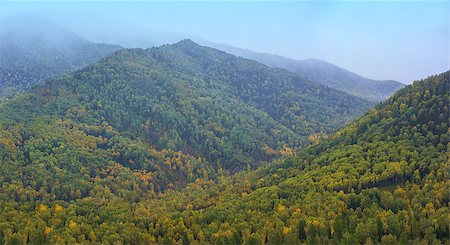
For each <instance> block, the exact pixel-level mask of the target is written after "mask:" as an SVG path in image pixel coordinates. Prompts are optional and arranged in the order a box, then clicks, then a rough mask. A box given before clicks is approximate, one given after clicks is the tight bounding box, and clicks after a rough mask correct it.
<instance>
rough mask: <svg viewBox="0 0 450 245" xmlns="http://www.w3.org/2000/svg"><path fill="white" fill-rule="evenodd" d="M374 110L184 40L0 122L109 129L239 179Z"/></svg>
mask: <svg viewBox="0 0 450 245" xmlns="http://www.w3.org/2000/svg"><path fill="white" fill-rule="evenodd" d="M368 104H369V103H368V102H366V101H364V100H361V99H358V98H356V97H353V96H350V95H347V94H344V93H341V92H338V91H335V90H332V89H329V88H326V87H323V86H320V85H317V84H314V83H311V82H307V81H303V80H301V79H300V78H298V77H297V76H296V75H294V74H290V73H287V72H285V71H282V70H277V69H271V68H268V67H266V66H264V65H261V64H258V63H256V62H253V61H249V60H245V59H241V58H237V57H234V56H232V55H228V54H226V53H223V52H221V51H218V50H214V49H210V48H206V47H201V46H199V45H197V44H195V43H193V42H191V41H188V40H186V41H182V42H179V43H177V44H174V45H168V46H163V47H159V48H153V49H148V50H141V49H134V50H122V51H119V52H116V53H114V54H112V55H110V56H108V57H107V58H105V59H103V60H101V61H99V62H97V63H96V64H94V65H91V66H88V67H86V68H85V69H82V70H80V71H77V72H75V73H73V74H70V75H68V76H66V77H64V78H61V79H57V80H54V81H51V82H49V83H47V84H45V85H44V86H40V87H37V88H35V89H34V90H33V92H32V93H30V94H25V95H24V96H22V97H19V98H17V99H13V100H12V101H10V102H9V103H6V104H5V105H4V106H2V107H1V108H0V114H1V115H2V116H3V118H4V119H3V121H7V120H8V119H10V120H12V121H14V123H18V122H23V123H25V122H28V123H29V124H33V123H32V122H30V120H31V121H32V120H35V118H36V117H56V118H58V119H60V120H70V121H71V122H73V123H74V124H77V125H78V124H86V125H88V126H94V127H102V126H103V125H105V124H106V125H110V126H111V127H112V128H113V129H114V130H116V131H118V132H119V133H120V135H122V136H124V137H127V138H129V139H130V140H141V141H143V142H145V143H146V144H148V145H150V146H152V147H154V148H156V149H158V150H163V149H171V150H174V151H181V152H183V153H185V154H188V155H191V156H194V157H196V158H201V159H205V160H206V161H207V162H208V163H209V165H210V166H213V167H215V168H216V169H219V168H224V169H226V170H229V171H231V172H235V171H238V170H242V169H244V168H247V167H255V166H258V165H259V163H260V162H261V161H267V160H270V159H271V158H273V157H276V156H279V155H282V154H285V152H286V151H289V150H290V149H289V147H294V146H303V145H306V144H307V143H308V137H310V136H311V137H315V136H317V135H323V134H328V133H330V132H333V131H334V130H335V129H337V128H338V127H340V126H342V125H344V124H345V123H346V122H348V121H349V120H351V119H352V118H354V117H356V116H357V115H359V114H361V113H362V112H363V111H364V110H366V108H368ZM18 111H20V113H18ZM88 134H89V133H88ZM95 136H99V135H95ZM102 137H107V136H105V135H102ZM107 138H109V137H107ZM140 157H144V156H140ZM144 158H145V157H144ZM133 161H138V159H133Z"/></svg>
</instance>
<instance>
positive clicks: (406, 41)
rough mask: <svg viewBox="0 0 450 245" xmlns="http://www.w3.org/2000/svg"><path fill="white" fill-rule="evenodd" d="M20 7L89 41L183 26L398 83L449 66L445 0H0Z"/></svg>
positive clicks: (6, 9)
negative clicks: (134, 0) (162, 0)
mask: <svg viewBox="0 0 450 245" xmlns="http://www.w3.org/2000/svg"><path fill="white" fill-rule="evenodd" d="M20 13H33V14H34V15H39V16H42V17H44V18H47V19H50V20H54V21H56V22H59V23H60V24H61V25H63V26H66V27H68V28H69V29H71V30H73V31H74V32H76V33H78V34H80V35H81V36H84V37H86V38H88V39H90V40H92V41H111V42H112V41H116V42H117V40H118V38H117V36H121V37H122V39H124V38H131V39H133V38H139V37H142V38H144V37H145V36H146V33H149V31H141V30H149V29H152V30H159V31H164V32H174V33H186V34H189V35H193V36H197V37H201V38H204V39H207V40H210V41H213V42H218V43H225V44H230V45H233V46H236V47H241V48H247V49H250V50H254V51H259V52H266V53H274V54H279V55H282V56H286V57H290V58H295V59H306V58H317V59H323V60H326V61H328V62H331V63H334V64H336V65H338V66H341V67H343V68H346V69H348V70H351V71H353V72H356V73H358V74H361V75H363V76H366V77H369V78H373V79H395V80H398V81H401V82H403V83H410V82H411V81H412V80H414V79H420V78H424V77H426V76H429V75H432V74H436V73H439V72H443V71H445V70H447V69H449V43H450V41H449V25H450V23H449V22H450V20H449V19H450V4H449V1H278V2H270V1H265V2H258V1H246V2H243V1H228V2H210V1H197V2H190V1H182V2H174V1H170V2H167V1H166V2H155V1H139V2H129V1H127V2H125V1H114V2H109V1H96V2H86V1H83V2H76V1H59V2H58V1H50V2H36V1H33V2H26V1H23V2H13V1H0V17H3V16H9V15H14V14H20ZM113 36H115V37H116V38H114V37H113Z"/></svg>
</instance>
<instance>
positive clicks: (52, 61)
mask: <svg viewBox="0 0 450 245" xmlns="http://www.w3.org/2000/svg"><path fill="white" fill-rule="evenodd" d="M0 27H1V28H0V97H8V96H11V95H14V94H16V93H18V92H21V91H23V90H26V89H28V88H30V87H31V86H33V85H36V84H40V83H43V82H44V81H45V80H48V79H51V78H55V77H57V76H60V75H62V74H66V73H68V72H71V71H74V70H77V69H79V68H82V67H84V66H86V65H88V64H91V63H94V62H95V61H97V60H99V59H100V58H102V57H104V56H106V55H108V54H110V53H112V52H114V51H116V50H118V49H121V47H120V46H117V45H108V44H100V43H91V42H89V41H87V40H85V39H83V38H81V37H79V36H77V35H76V34H74V33H72V32H70V31H68V30H66V29H65V28H63V27H61V26H59V25H56V24H53V23H51V22H48V21H45V20H40V19H34V18H28V17H10V18H3V19H1V20H0Z"/></svg>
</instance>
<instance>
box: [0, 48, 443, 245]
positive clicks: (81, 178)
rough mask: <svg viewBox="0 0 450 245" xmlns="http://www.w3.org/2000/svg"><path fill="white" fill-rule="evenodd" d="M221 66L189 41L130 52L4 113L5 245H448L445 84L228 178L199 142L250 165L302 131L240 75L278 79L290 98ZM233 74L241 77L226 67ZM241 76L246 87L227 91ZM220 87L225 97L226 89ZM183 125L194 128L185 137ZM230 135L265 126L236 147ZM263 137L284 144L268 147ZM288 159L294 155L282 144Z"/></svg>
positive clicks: (421, 87)
mask: <svg viewBox="0 0 450 245" xmlns="http://www.w3.org/2000/svg"><path fill="white" fill-rule="evenodd" d="M193 49H197V50H194V51H195V52H194V51H192V53H190V51H191V50H193ZM220 54H222V53H220V52H217V51H214V50H212V49H207V48H201V47H199V46H196V45H195V44H193V43H191V42H186V41H185V42H181V43H178V44H176V45H173V46H165V47H162V48H156V49H150V50H146V51H143V50H130V51H120V52H118V53H115V54H114V55H113V56H110V57H108V58H107V59H104V60H102V61H101V62H99V63H97V64H95V65H93V66H90V67H88V68H86V69H83V70H81V71H79V72H76V73H74V74H72V75H70V76H68V77H66V78H64V79H60V80H55V81H53V82H51V83H48V84H46V86H44V87H39V88H36V89H35V90H34V93H33V94H25V95H21V96H18V97H16V98H14V99H12V100H11V101H8V102H7V103H3V104H1V105H0V114H1V115H2V118H1V124H0V125H1V126H0V129H1V131H0V134H1V137H0V139H1V142H0V156H1V165H0V167H1V170H2V175H1V176H0V183H1V184H0V186H1V191H0V231H1V232H0V241H2V242H5V243H8V244H16V243H23V242H33V243H76V242H77V243H89V242H91V243H105V244H113V243H126V244H131V243H135V244H143V243H144V244H145V243H166V244H171V243H183V244H196V243H218V244H240V243H245V244H260V243H262V242H266V243H271V244H272V243H273V244H278V243H287V244H295V243H300V242H302V241H306V242H308V243H312V244H317V243H343V244H354V243H358V242H360V243H369V244H370V243H380V242H381V243H383V244H396V243H411V242H417V243H419V242H422V243H427V242H428V243H438V242H441V243H448V241H449V240H448V236H449V233H448V223H449V207H448V204H449V201H450V200H449V197H448V190H449V188H450V181H449V165H448V159H447V157H448V155H447V151H446V149H447V147H448V139H449V136H448V128H449V123H448V116H449V115H448V109H449V108H448V98H449V92H448V91H449V90H448V88H449V74H450V73H449V72H447V73H444V74H441V75H438V76H433V77H430V78H428V79H426V80H423V81H418V82H415V83H414V84H413V85H411V86H408V87H406V88H405V89H402V90H400V91H399V92H397V93H396V94H395V95H394V96H393V97H391V98H390V99H389V100H387V101H386V102H384V103H382V104H379V105H378V106H377V107H376V108H374V109H372V110H371V111H369V112H368V113H367V114H366V115H364V116H363V117H362V118H360V119H358V120H356V121H355V122H353V123H351V124H350V125H348V126H347V127H345V128H343V129H341V130H339V131H338V132H337V133H335V134H333V135H332V136H330V137H328V138H326V137H323V138H320V137H311V138H312V139H313V141H314V142H316V144H315V145H312V146H310V147H308V148H306V149H304V150H302V151H299V152H297V154H296V155H295V156H289V157H287V158H285V159H282V160H281V159H280V160H277V161H275V162H273V163H271V164H269V165H267V166H265V167H262V168H259V169H257V170H256V171H249V172H244V173H239V174H236V175H233V176H227V175H226V174H224V173H223V171H221V169H222V168H220V167H225V166H234V165H233V164H235V163H233V162H227V161H226V160H225V158H221V156H220V155H218V157H217V158H216V159H215V160H216V164H217V166H215V167H216V168H217V167H218V169H217V171H216V168H211V166H212V165H214V163H213V162H211V159H214V158H212V157H214V156H215V155H213V154H212V153H209V152H215V151H217V152H220V151H221V150H223V148H214V147H211V148H204V147H205V145H204V144H202V143H200V144H198V145H195V142H196V141H195V140H194V141H192V142H190V141H188V140H190V137H191V135H192V134H191V132H193V133H197V134H193V135H199V138H200V139H203V140H204V141H203V142H207V140H209V139H210V138H208V137H212V134H214V135H215V134H216V133H221V134H222V137H223V142H224V143H223V144H229V145H230V146H232V147H230V149H231V151H230V152H227V155H226V156H231V157H236V156H239V154H242V155H243V156H245V157H246V158H245V159H246V160H245V161H257V160H258V159H259V157H257V156H258V155H256V154H255V152H256V151H250V150H249V149H251V148H239V147H243V146H245V145H246V143H245V142H246V139H255V138H256V139H259V140H266V143H265V144H267V146H270V144H274V145H276V144H279V142H277V141H283V140H286V141H288V140H291V139H295V137H296V134H295V131H294V129H295V128H294V127H292V126H290V125H289V124H287V123H286V122H285V121H283V119H284V118H283V117H281V119H278V118H277V117H276V114H272V113H274V112H273V111H271V110H270V108H265V104H264V103H263V102H262V100H261V99H259V98H258V96H254V94H252V96H254V97H252V96H249V95H248V94H249V91H250V89H253V90H254V92H255V93H256V94H260V96H266V98H271V97H270V96H269V95H266V94H265V93H262V91H263V90H262V91H261V90H259V89H260V88H261V87H259V86H258V85H257V84H258V83H257V81H258V80H257V79H254V80H252V79H250V78H251V77H252V76H250V75H245V74H248V73H250V74H252V71H253V70H254V69H256V68H259V69H260V70H258V72H257V73H256V74H262V75H264V74H266V77H265V79H262V80H259V81H265V80H267V81H268V82H269V83H268V84H271V83H270V81H272V82H277V83H278V87H279V88H280V90H281V88H282V87H283V85H285V83H283V82H284V81H289V80H288V79H283V80H281V81H283V82H281V81H279V80H274V79H275V78H276V77H278V76H273V77H271V76H270V75H271V73H270V71H272V72H274V73H277V72H278V71H277V70H271V69H268V68H266V67H264V66H260V65H258V64H256V63H253V62H248V61H245V60H242V59H236V58H233V57H231V56H227V55H225V54H222V55H220ZM195 55H199V56H198V57H196V56H195ZM194 57H195V59H194ZM221 59H222V60H221ZM228 59H230V60H228ZM194 60H196V61H198V60H206V61H207V62H205V63H202V62H197V63H195V62H193V61H194ZM214 61H216V62H214ZM234 62H236V63H237V64H238V65H237V64H235V63H234ZM188 64H189V65H188ZM227 64H228V66H226V65H227ZM232 65H233V67H239V68H240V69H243V70H239V69H236V68H235V69H233V70H230V71H228V70H227V69H226V68H227V67H229V66H232ZM215 66H218V67H220V69H219V68H217V69H214V67H215ZM246 66H250V67H253V69H250V68H248V69H244V68H245V67H246ZM255 67H256V68H255ZM166 69H170V70H171V73H168V72H165V71H167V70H166ZM106 71H108V72H106ZM119 71H120V72H119ZM195 71H197V73H195ZM213 71H214V72H219V73H218V74H216V73H214V72H213ZM227 71H228V72H227ZM193 74H196V76H194V75H193ZM244 75H245V77H246V78H247V80H246V81H248V82H247V83H246V84H245V86H244V85H241V86H239V84H241V83H236V85H234V81H236V79H229V80H227V79H226V78H228V77H230V76H231V77H233V78H236V77H240V76H244ZM122 76H124V77H122ZM125 76H126V77H125ZM286 76H287V78H289V77H291V79H297V78H296V77H295V76H294V75H290V74H287V75H286ZM125 78H126V79H125ZM219 78H221V79H219ZM296 81H297V80H296ZM297 83H299V82H298V81H297ZM287 84H289V83H287ZM138 85H139V86H138ZM216 86H220V91H229V93H223V94H220V93H217V92H216V91H215V90H214V89H213V88H214V87H216ZM304 86H305V88H304V89H307V88H308V87H309V86H316V87H315V88H317V89H320V90H321V89H325V88H323V87H320V86H317V85H314V84H313V85H310V84H309V83H304ZM138 88H139V89H138ZM206 88H209V89H206ZM290 88H291V90H292V89H295V86H294V87H290ZM275 91H277V90H275ZM301 91H302V90H300V89H299V90H298V92H297V93H298V94H300V95H299V96H304V97H306V96H307V95H305V94H302V93H301ZM308 91H312V92H313V91H315V90H314V89H311V90H308ZM325 91H328V92H327V93H330V94H334V93H335V92H334V91H333V90H325ZM214 92H216V93H214ZM312 92H310V93H312ZM285 93H287V92H285ZM285 93H282V92H280V93H279V94H278V96H280V97H282V98H286V97H284V96H286V95H285ZM338 94H339V95H340V93H336V95H338ZM182 95H185V96H182ZM208 96H209V97H210V98H208ZM205 97H206V98H205ZM188 98H190V100H188ZM218 98H220V100H218ZM227 98H228V100H227ZM306 98H307V97H306ZM325 98H327V97H324V98H323V99H322V101H321V102H322V104H324V103H326V101H327V100H326V99H325ZM344 98H351V97H344ZM305 100H306V101H314V100H313V99H311V100H307V99H305ZM335 100H336V101H338V100H337V99H336V98H335ZM205 101H206V102H205ZM272 101H273V103H274V106H276V105H277V104H276V102H277V100H276V99H273V100H272ZM158 102H161V103H158ZM162 102H164V103H162ZM174 102H176V103H177V104H176V105H177V106H174V105H173V104H170V103H174ZM202 102H203V103H204V104H202ZM311 103H312V102H311ZM336 103H337V102H336ZM149 105H151V106H149ZM169 105H170V106H169ZM172 105H173V106H172ZM228 107H229V108H230V109H227V108H228ZM300 108H302V105H301V104H300ZM242 110H243V111H242ZM213 111H214V112H215V113H216V114H214V113H213ZM286 111H287V112H286V113H289V110H286ZM250 112H251V113H252V114H249V113H250ZM202 113H204V114H202ZM172 114H175V115H176V116H173V115H172ZM194 115H195V117H194ZM203 115H204V118H203V117H202V116H203ZM217 115H219V116H220V115H227V116H224V117H225V118H227V120H225V119H223V121H220V120H219V119H218V118H220V117H219V116H217ZM249 115H252V117H251V118H250V119H249ZM255 115H260V116H259V117H257V116H255ZM141 117H142V118H147V119H145V120H144V121H143V119H141ZM186 118H187V119H186ZM305 118H308V117H307V116H305ZM230 119H231V120H230ZM184 120H190V123H189V124H183V123H184ZM202 120H206V121H202ZM208 120H211V121H208ZM235 120H237V122H235ZM278 120H279V121H278ZM204 122H208V123H216V124H213V125H215V126H216V127H220V128H222V130H217V128H214V127H212V128H209V126H208V125H209V124H205V123H204ZM219 122H220V124H219ZM234 123H236V124H234ZM178 124H180V125H181V126H179V127H177V125H178ZM217 124H218V126H217ZM185 125H193V126H192V128H193V129H192V131H189V128H186V129H188V130H187V132H185V131H182V130H180V129H182V127H184V126H185ZM233 125H239V126H241V127H244V128H245V129H252V128H255V130H254V131H252V130H250V132H247V131H246V130H242V131H238V133H237V134H236V135H235V136H234V137H236V138H233V137H232V136H231V135H232V133H231V131H232V130H233V127H238V126H233ZM258 125H266V126H267V127H275V128H277V129H278V130H279V131H280V132H278V136H279V135H285V136H283V137H286V138H282V137H276V135H277V134H271V135H270V137H269V134H267V133H266V132H265V131H264V130H263V131H262V132H261V131H259V129H260V127H262V126H258ZM288 126H290V127H288ZM263 128H264V127H263ZM185 135H188V136H189V137H185ZM316 136H317V135H316ZM202 137H204V138H202ZM216 137H217V136H216ZM258 137H261V138H258ZM176 139H178V140H176ZM185 141H186V142H185ZM320 141H322V142H320ZM220 142H222V139H221V138H220ZM283 143H284V142H283ZM234 144H236V145H234ZM239 144H242V145H239ZM213 146H214V145H213ZM191 147H192V148H191ZM236 148H239V150H241V151H237V150H235V149H236ZM266 150H268V149H267V148H266ZM208 151H209V152H208ZM280 152H282V153H283V154H285V155H292V154H293V152H292V151H291V150H290V149H289V148H287V147H284V148H282V149H281V151H280ZM250 153H252V154H250ZM196 154H200V157H197V156H196ZM253 154H255V155H253ZM205 159H206V160H205ZM208 159H209V160H208ZM245 161H243V162H245ZM256 165H257V164H256ZM169 174H173V175H174V176H167V175H169ZM209 174H211V175H209ZM182 178H187V179H188V182H189V181H190V180H191V181H193V182H192V183H190V184H188V185H187V187H186V188H184V189H182V190H174V191H170V190H167V188H164V186H163V183H167V185H170V184H172V185H177V184H178V182H177V181H175V180H180V181H181V180H182ZM180 186H181V185H180ZM161 189H166V190H165V191H163V192H159V190H161Z"/></svg>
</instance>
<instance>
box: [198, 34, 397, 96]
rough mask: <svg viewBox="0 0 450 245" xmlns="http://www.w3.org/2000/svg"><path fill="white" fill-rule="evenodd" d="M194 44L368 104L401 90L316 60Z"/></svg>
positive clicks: (386, 81)
mask: <svg viewBox="0 0 450 245" xmlns="http://www.w3.org/2000/svg"><path fill="white" fill-rule="evenodd" d="M196 40H197V39H196ZM198 41H199V42H200V43H201V44H203V45H206V46H210V47H213V48H217V49H219V50H223V51H225V52H228V53H231V54H234V55H237V56H240V57H243V58H248V59H252V60H256V61H258V62H261V63H263V64H265V65H268V66H270V67H278V68H282V69H285V70H288V71H290V72H293V73H296V74H298V75H300V76H302V77H303V78H305V79H309V80H312V81H314V82H317V83H320V84H322V85H326V86H329V87H331V88H334V89H337V90H340V91H343V92H346V93H349V94H352V95H355V96H358V97H362V98H365V99H368V100H371V101H372V102H378V101H381V100H383V99H387V98H388V97H389V96H390V95H391V94H392V93H393V92H394V91H395V90H397V89H399V88H401V87H403V86H405V85H404V84H402V83H400V82H397V81H393V80H384V81H378V80H372V79H368V78H365V77H362V76H360V75H358V74H356V73H353V72H351V71H347V70H345V69H343V68H340V67H338V66H336V65H334V64H331V63H329V62H326V61H323V60H319V59H306V60H296V59H291V58H286V57H283V56H280V55H276V54H266V53H259V52H254V51H251V50H248V49H242V48H237V47H233V46H231V45H226V44H217V43H214V42H210V41H205V40H202V39H198ZM330 71H332V72H330Z"/></svg>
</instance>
